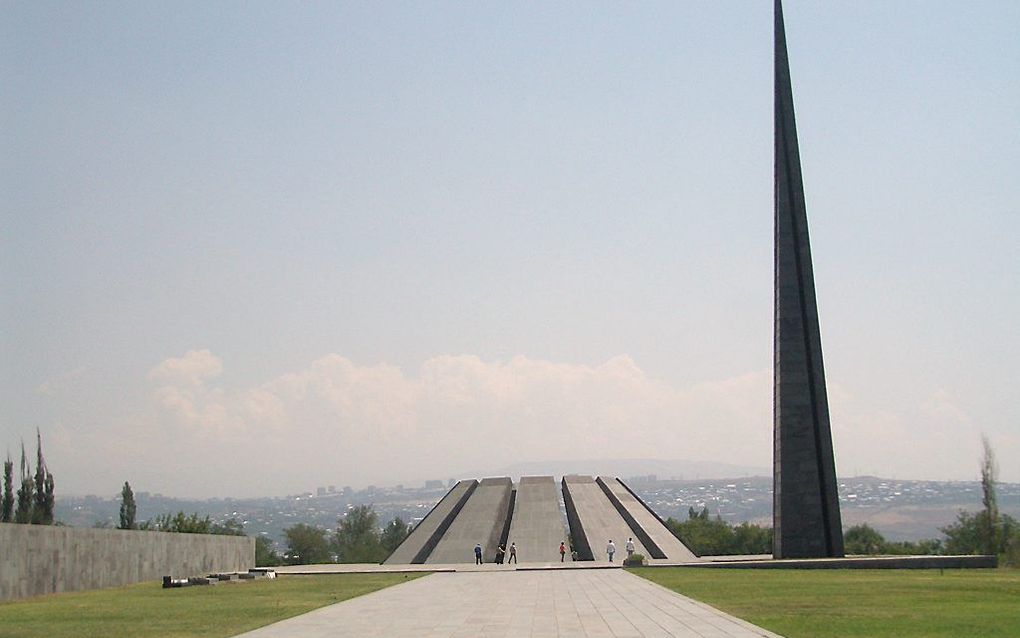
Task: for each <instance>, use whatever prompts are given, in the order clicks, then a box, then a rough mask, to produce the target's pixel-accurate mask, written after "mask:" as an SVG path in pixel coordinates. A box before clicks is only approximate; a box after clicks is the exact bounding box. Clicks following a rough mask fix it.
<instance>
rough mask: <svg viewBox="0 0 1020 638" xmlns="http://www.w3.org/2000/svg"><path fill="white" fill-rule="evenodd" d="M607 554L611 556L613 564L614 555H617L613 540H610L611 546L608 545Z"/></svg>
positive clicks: (610, 559) (610, 560)
mask: <svg viewBox="0 0 1020 638" xmlns="http://www.w3.org/2000/svg"><path fill="white" fill-rule="evenodd" d="M606 553H607V554H609V562H610V563H611V562H613V554H615V553H616V545H613V539H611V538H610V539H609V544H608V545H606Z"/></svg>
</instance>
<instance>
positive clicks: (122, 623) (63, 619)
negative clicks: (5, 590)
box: [0, 574, 424, 638]
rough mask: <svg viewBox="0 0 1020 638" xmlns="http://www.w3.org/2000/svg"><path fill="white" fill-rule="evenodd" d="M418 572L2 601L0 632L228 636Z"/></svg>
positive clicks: (29, 637)
mask: <svg viewBox="0 0 1020 638" xmlns="http://www.w3.org/2000/svg"><path fill="white" fill-rule="evenodd" d="M422 575H424V574H323V575H321V576H290V577H286V576H284V577H282V578H277V579H276V580H259V581H253V582H241V583H223V584H220V585H211V586H203V587H185V588H181V589H162V586H161V584H160V583H156V582H152V583H141V584H139V585H130V586H128V587H118V588H115V589H102V590H96V591H85V592H73V593H66V594H53V595H49V596H39V597H37V598H31V599H28V600H22V601H16V602H11V603H2V604H0V636H4V637H7V636H11V637H14V636H17V637H18V638H35V637H37V636H38V637H39V638H43V637H45V638H63V637H65V636H67V637H71V636H73V637H75V638H87V637H91V636H95V637H99V636H103V637H113V636H160V637H161V638H183V637H185V636H188V637H190V636H196V637H197V636H202V637H203V638H215V637H217V636H234V635H236V634H239V633H241V632H244V631H248V630H250V629H255V628H257V627H262V626H264V625H268V624H270V623H273V622H276V621H278V620H283V619H284V618H290V617H291V616H296V615H298V614H302V613H304V612H306V611H310V610H312V609H316V608H318V607H322V606H324V605H330V604H332V603H335V602H339V601H341V600H347V599H348V598H354V597H355V596H360V595H362V594H367V593H369V592H373V591H376V590H377V589H382V588H384V587H389V586H390V585H396V584H397V583H403V582H406V581H408V580H411V579H414V578H418V577H419V576H422Z"/></svg>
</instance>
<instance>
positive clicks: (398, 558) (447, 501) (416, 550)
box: [383, 479, 478, 565]
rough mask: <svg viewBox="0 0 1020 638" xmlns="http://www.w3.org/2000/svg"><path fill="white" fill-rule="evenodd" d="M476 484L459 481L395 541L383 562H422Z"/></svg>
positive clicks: (390, 563)
mask: <svg viewBox="0 0 1020 638" xmlns="http://www.w3.org/2000/svg"><path fill="white" fill-rule="evenodd" d="M476 487H478V481H476V480H474V479H469V480H465V481H458V482H457V484H456V485H454V486H453V488H452V489H450V491H449V492H447V493H446V496H444V497H443V499H442V500H441V501H439V502H438V503H436V506H435V507H433V508H432V510H431V511H430V512H429V513H428V514H426V515H425V518H423V519H422V520H421V522H420V523H418V525H416V526H415V528H414V529H413V530H412V531H411V533H410V534H408V536H407V538H405V539H404V542H402V543H401V544H400V545H398V546H397V548H396V549H395V550H393V553H392V554H390V555H389V557H388V558H387V559H386V560H385V561H383V564H384V565H410V564H412V563H418V564H421V563H424V562H425V561H426V560H427V559H428V556H429V554H431V553H432V551H433V550H434V549H435V547H436V545H437V544H438V543H439V540H440V539H441V538H442V536H443V534H444V533H445V532H446V530H447V529H449V527H450V524H451V523H453V519H454V518H456V516H457V514H458V513H459V512H460V510H461V508H462V507H464V504H465V503H466V502H467V499H468V497H469V496H471V493H472V492H473V491H474V490H475V488H476Z"/></svg>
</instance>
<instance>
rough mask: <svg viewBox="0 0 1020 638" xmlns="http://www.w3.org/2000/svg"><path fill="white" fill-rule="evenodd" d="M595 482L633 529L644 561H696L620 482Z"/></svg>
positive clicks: (692, 554) (606, 480) (654, 514)
mask: <svg viewBox="0 0 1020 638" xmlns="http://www.w3.org/2000/svg"><path fill="white" fill-rule="evenodd" d="M597 483H598V484H599V486H600V487H601V488H602V490H603V492H604V493H605V494H606V496H608V497H609V500H610V502H612V503H613V505H614V507H616V509H617V511H619V512H620V515H621V516H622V517H623V519H624V520H626V521H627V524H628V525H629V526H630V528H631V529H632V530H633V532H634V538H635V541H636V540H637V539H641V544H642V545H644V546H645V549H647V550H648V553H647V554H645V557H646V558H652V559H658V560H669V561H671V562H676V561H687V560H696V559H697V557H696V556H695V555H694V552H692V551H691V550H690V549H688V548H687V546H686V545H684V544H683V543H682V542H680V539H679V538H677V537H676V536H674V535H673V533H672V532H670V531H669V528H667V527H666V524H665V523H664V522H663V521H662V519H660V518H659V516H658V515H657V514H656V513H655V512H653V511H652V509H651V508H650V507H648V505H647V504H646V503H645V502H644V501H642V500H640V499H638V497H637V495H635V494H634V492H632V491H631V489H630V488H629V487H627V486H626V485H625V484H624V482H623V481H621V480H620V479H618V478H611V477H606V476H600V477H599V478H598V480H597ZM618 547H619V546H618ZM624 556H626V552H624Z"/></svg>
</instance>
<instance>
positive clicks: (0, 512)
mask: <svg viewBox="0 0 1020 638" xmlns="http://www.w3.org/2000/svg"><path fill="white" fill-rule="evenodd" d="M13 520H14V462H13V461H11V454H10V452H8V453H7V460H6V461H4V495H3V499H2V500H0V523H10V522H11V521H13Z"/></svg>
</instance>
